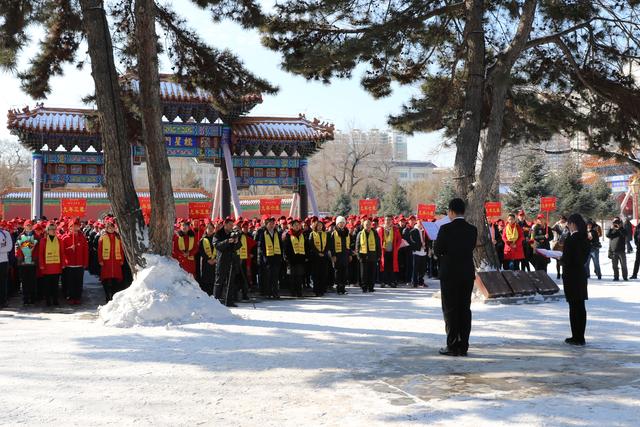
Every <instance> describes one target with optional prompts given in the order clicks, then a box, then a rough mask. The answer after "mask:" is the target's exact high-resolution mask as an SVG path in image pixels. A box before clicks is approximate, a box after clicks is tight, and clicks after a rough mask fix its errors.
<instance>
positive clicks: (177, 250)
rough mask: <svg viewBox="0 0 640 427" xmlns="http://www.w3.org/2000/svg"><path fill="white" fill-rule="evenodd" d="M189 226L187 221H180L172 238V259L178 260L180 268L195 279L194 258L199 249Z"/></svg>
mask: <svg viewBox="0 0 640 427" xmlns="http://www.w3.org/2000/svg"><path fill="white" fill-rule="evenodd" d="M190 225H191V224H190V223H189V220H187V219H184V220H182V221H181V223H180V230H178V232H177V233H176V234H175V235H174V236H173V257H174V258H175V259H177V260H178V262H179V263H180V267H182V268H183V269H184V270H185V271H187V272H189V273H191V274H192V275H193V276H194V277H195V275H196V259H195V256H196V254H197V253H198V249H199V247H198V241H197V240H196V235H195V233H194V232H193V230H192V229H191V226H190Z"/></svg>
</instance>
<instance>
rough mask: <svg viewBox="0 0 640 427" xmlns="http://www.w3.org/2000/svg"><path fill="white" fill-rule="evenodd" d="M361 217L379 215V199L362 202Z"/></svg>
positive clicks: (360, 203)
mask: <svg viewBox="0 0 640 427" xmlns="http://www.w3.org/2000/svg"><path fill="white" fill-rule="evenodd" d="M359 206H360V215H377V214H378V199H365V200H360V202H359Z"/></svg>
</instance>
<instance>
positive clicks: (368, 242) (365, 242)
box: [359, 230, 376, 254]
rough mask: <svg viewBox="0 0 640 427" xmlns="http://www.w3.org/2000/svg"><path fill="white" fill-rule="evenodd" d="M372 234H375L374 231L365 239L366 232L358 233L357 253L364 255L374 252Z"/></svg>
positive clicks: (374, 239) (374, 241) (374, 242)
mask: <svg viewBox="0 0 640 427" xmlns="http://www.w3.org/2000/svg"><path fill="white" fill-rule="evenodd" d="M373 233H375V231H373V230H371V231H370V232H369V238H368V239H367V237H366V236H365V235H366V234H367V232H366V231H364V230H362V231H361V232H360V251H359V252H360V253H361V254H366V253H369V252H375V251H376V238H375V237H374V235H373Z"/></svg>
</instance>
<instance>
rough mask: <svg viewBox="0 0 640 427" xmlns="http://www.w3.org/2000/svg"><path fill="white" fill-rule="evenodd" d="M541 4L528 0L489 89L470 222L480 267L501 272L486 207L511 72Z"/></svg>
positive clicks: (495, 169)
mask: <svg viewBox="0 0 640 427" xmlns="http://www.w3.org/2000/svg"><path fill="white" fill-rule="evenodd" d="M536 6H537V0H527V1H526V2H525V4H524V6H523V8H522V10H523V11H522V15H521V17H520V22H519V24H518V29H517V31H516V34H515V36H514V38H513V40H512V42H511V44H510V45H509V47H508V48H507V49H506V50H505V51H504V52H502V53H500V55H498V58H497V61H496V63H495V64H494V65H493V66H492V67H491V70H490V74H489V79H488V81H487V89H488V91H489V92H490V97H489V99H490V102H491V113H490V114H489V125H488V128H487V135H486V138H485V139H484V140H483V142H482V164H481V167H480V173H479V176H478V180H477V183H476V185H475V186H474V188H473V191H472V192H471V195H470V197H469V206H470V212H469V217H470V221H471V222H472V223H473V224H475V225H476V226H477V227H478V243H479V245H480V246H479V247H478V248H477V249H476V253H475V254H474V258H475V261H476V266H479V267H489V268H498V267H499V263H498V257H497V254H496V251H495V246H494V245H493V242H492V241H491V238H490V235H489V228H488V223H487V220H486V212H485V208H484V203H485V201H486V200H487V197H488V195H489V193H490V191H491V188H492V187H493V183H494V181H495V178H496V172H497V171H498V162H499V157H500V148H501V144H502V130H503V129H502V128H503V124H504V110H505V104H506V99H507V93H508V90H509V88H510V87H511V70H512V68H513V64H514V63H515V62H516V60H517V59H518V57H519V56H520V54H521V53H522V51H523V49H524V48H525V45H526V42H527V40H528V39H529V35H530V34H531V28H532V25H533V19H534V17H535V11H536Z"/></svg>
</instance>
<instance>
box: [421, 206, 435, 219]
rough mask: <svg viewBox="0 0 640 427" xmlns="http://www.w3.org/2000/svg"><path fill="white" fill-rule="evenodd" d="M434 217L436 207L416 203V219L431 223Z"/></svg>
mask: <svg viewBox="0 0 640 427" xmlns="http://www.w3.org/2000/svg"><path fill="white" fill-rule="evenodd" d="M435 217H436V205H425V204H422V203H418V219H419V220H421V221H431V220H432V219H434V218H435Z"/></svg>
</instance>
